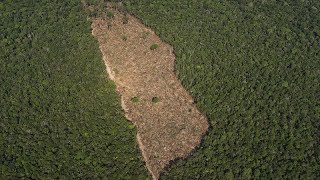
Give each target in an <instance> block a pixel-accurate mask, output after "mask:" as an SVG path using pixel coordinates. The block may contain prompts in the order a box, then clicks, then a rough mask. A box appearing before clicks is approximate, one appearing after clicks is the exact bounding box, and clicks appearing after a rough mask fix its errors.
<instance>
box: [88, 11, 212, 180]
mask: <svg viewBox="0 0 320 180" xmlns="http://www.w3.org/2000/svg"><path fill="white" fill-rule="evenodd" d="M124 18H128V19H129V20H128V22H124ZM92 28H93V35H94V36H96V37H97V39H98V40H99V43H100V49H101V52H102V54H103V58H104V61H105V64H106V67H107V71H108V73H109V77H110V78H112V80H114V81H115V83H116V85H117V90H118V92H119V93H120V94H121V96H122V107H123V109H124V110H125V113H126V117H127V118H128V119H129V120H130V121H132V123H134V125H135V126H136V128H137V140H138V143H139V146H140V149H141V151H142V154H143V157H144V159H145V161H146V165H147V168H148V170H149V171H150V173H151V174H152V176H153V178H154V179H158V178H159V175H160V173H161V171H162V170H163V169H164V168H165V167H166V166H167V165H169V162H170V161H172V160H175V159H177V158H183V157H186V156H188V155H189V154H190V153H191V151H192V150H193V149H194V148H195V147H197V146H198V145H199V144H200V141H201V138H202V136H203V135H204V134H205V132H206V131H207V129H208V122H207V119H206V117H205V116H204V115H202V114H201V113H200V112H199V110H198V109H197V107H196V106H195V105H194V103H193V100H192V98H191V96H190V95H189V94H188V93H187V91H186V90H185V89H184V88H183V86H182V85H181V83H180V82H179V80H178V79H177V78H176V76H175V73H174V64H175V55H174V53H173V48H172V47H171V46H170V45H169V44H166V43H164V42H162V41H161V40H160V38H159V37H158V36H157V35H156V34H155V33H154V32H153V31H152V30H150V29H149V28H147V27H146V26H145V25H143V24H142V23H141V22H140V21H139V20H138V19H136V18H134V17H132V16H130V15H123V14H121V13H119V12H117V11H115V12H114V17H112V18H107V19H94V20H93V23H92Z"/></svg>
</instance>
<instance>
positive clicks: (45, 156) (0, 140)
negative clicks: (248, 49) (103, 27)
mask: <svg viewBox="0 0 320 180" xmlns="http://www.w3.org/2000/svg"><path fill="white" fill-rule="evenodd" d="M87 16H88V15H87V14H86V13H85V11H84V10H83V7H82V4H81V3H80V2H79V1H77V0H69V1H58V0H56V1H52V0H35V1H24V0H22V1H21V0H17V1H4V2H2V3H1V4H0V32H1V33H0V74H1V75H0V84H1V86H0V106H1V107H0V179H4V180H5V179H143V180H145V179H146V178H147V177H148V174H147V170H146V169H145V167H144V163H143V161H142V156H141V155H140V151H139V149H138V146H137V144H136V142H135V141H136V140H135V139H136V137H135V134H136V133H135V129H134V128H133V127H132V125H131V123H129V122H128V121H127V120H126V118H125V117H124V114H123V112H122V111H121V106H120V103H119V102H120V98H119V96H118V95H117V93H116V92H115V85H114V83H113V82H112V81H109V80H107V78H106V75H107V74H106V72H105V66H104V63H103V61H102V58H101V54H100V50H99V48H98V43H97V40H95V39H94V37H93V36H92V35H91V29H90V24H91V23H90V22H89V21H87Z"/></svg>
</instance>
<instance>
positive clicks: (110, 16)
mask: <svg viewBox="0 0 320 180" xmlns="http://www.w3.org/2000/svg"><path fill="white" fill-rule="evenodd" d="M106 15H107V17H108V18H113V17H114V13H113V12H112V11H107V14H106Z"/></svg>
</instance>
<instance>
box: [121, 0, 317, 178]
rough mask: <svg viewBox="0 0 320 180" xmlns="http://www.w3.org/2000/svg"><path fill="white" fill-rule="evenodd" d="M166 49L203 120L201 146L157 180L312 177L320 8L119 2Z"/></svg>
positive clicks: (247, 0) (242, 1) (245, 2)
mask: <svg viewBox="0 0 320 180" xmlns="http://www.w3.org/2000/svg"><path fill="white" fill-rule="evenodd" d="M125 6H126V8H127V9H128V10H129V12H130V13H133V14H135V15H137V16H138V17H139V18H141V19H142V21H143V22H144V23H145V24H147V25H148V26H150V27H152V28H153V29H155V30H156V32H157V33H158V34H159V35H160V36H161V38H162V39H163V40H165V41H167V42H169V43H170V44H172V45H173V46H174V50H175V53H176V56H177V62H176V72H177V74H178V76H179V78H180V80H181V81H182V83H183V85H184V86H185V87H186V88H187V89H188V90H189V92H190V93H191V94H192V96H193V97H194V98H195V100H196V102H197V104H198V106H199V107H200V109H201V110H202V111H203V112H204V113H206V114H207V116H208V118H209V121H210V123H211V130H210V131H209V132H208V135H207V136H206V137H205V138H204V142H203V144H202V146H201V147H200V148H199V150H198V151H196V153H194V154H193V155H192V156H191V157H190V158H189V159H187V160H179V161H177V162H175V163H173V165H172V167H171V168H169V170H168V171H167V172H166V173H165V174H164V176H163V179H173V178H175V179H213V178H218V179H225V178H232V177H235V178H237V179H238V178H243V179H248V178H250V177H252V178H259V179H260V178H289V179H298V178H302V179H306V178H311V179H314V178H316V177H320V174H319V173H320V165H319V164H320V141H319V138H320V134H319V132H320V121H319V120H320V26H319V25H320V13H319V10H320V2H319V1H307V0H305V1H284V0H280V1H274V0H271V1H252V0H238V1H229V0H221V1H210V0H201V1H194V0H191V1H183V0H175V1H170V0H155V1H152V2H150V1H148V0H127V1H125Z"/></svg>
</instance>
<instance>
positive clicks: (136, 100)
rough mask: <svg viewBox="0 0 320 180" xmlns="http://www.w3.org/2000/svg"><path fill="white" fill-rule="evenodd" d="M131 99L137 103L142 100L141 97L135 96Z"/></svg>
mask: <svg viewBox="0 0 320 180" xmlns="http://www.w3.org/2000/svg"><path fill="white" fill-rule="evenodd" d="M130 101H131V102H133V103H137V102H139V101H140V99H139V97H133V98H131V99H130Z"/></svg>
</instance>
